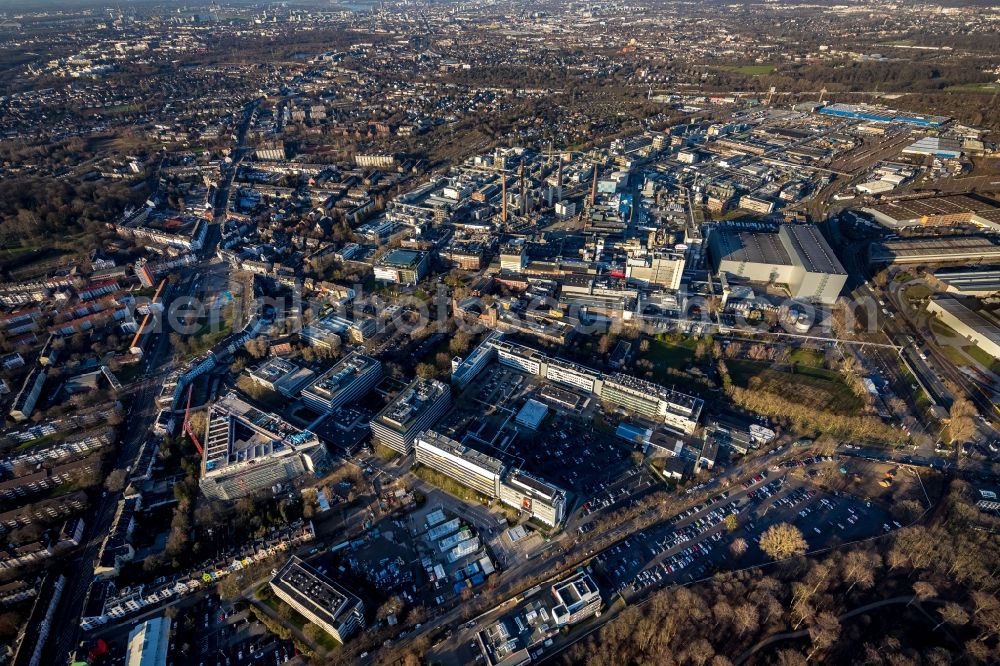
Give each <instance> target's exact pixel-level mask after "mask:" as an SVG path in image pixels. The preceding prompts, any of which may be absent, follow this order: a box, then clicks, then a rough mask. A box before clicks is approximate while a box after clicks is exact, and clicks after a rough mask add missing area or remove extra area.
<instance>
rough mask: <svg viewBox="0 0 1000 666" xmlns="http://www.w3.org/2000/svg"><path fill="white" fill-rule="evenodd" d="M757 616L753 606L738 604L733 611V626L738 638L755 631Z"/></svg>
mask: <svg viewBox="0 0 1000 666" xmlns="http://www.w3.org/2000/svg"><path fill="white" fill-rule="evenodd" d="M758 619H759V616H758V614H757V607H756V606H754V605H753V604H750V603H746V604H740V605H739V606H737V607H736V608H734V609H733V626H735V628H736V631H737V633H739V635H740V636H742V635H743V634H746V633H748V632H749V633H753V632H755V631H757V627H758Z"/></svg>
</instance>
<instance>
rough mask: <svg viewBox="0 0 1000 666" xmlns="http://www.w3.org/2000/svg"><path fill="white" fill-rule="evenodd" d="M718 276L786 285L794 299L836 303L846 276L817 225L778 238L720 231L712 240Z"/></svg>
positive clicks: (788, 227)
mask: <svg viewBox="0 0 1000 666" xmlns="http://www.w3.org/2000/svg"><path fill="white" fill-rule="evenodd" d="M709 249H710V253H711V258H712V263H713V267H714V269H715V271H716V273H724V274H725V275H726V277H727V279H729V280H730V281H732V280H733V278H734V277H739V278H743V279H745V280H747V281H749V282H758V283H765V284H782V285H785V286H786V287H787V288H788V291H789V293H790V294H791V296H792V297H793V298H796V299H801V300H804V301H811V302H816V303H824V304H832V303H835V302H836V301H837V297H838V296H839V295H840V291H841V289H843V287H844V284H845V283H846V282H847V271H845V270H844V267H843V266H842V265H841V264H840V261H839V260H838V259H837V257H836V255H835V254H834V252H833V248H831V247H830V245H829V243H827V242H826V239H824V238H823V235H822V234H820V232H819V230H818V229H817V228H816V227H815V226H813V225H804V224H784V225H781V226H780V227H779V229H778V231H777V232H760V231H744V230H740V229H736V228H732V227H728V226H727V225H720V227H719V228H717V229H715V230H714V232H713V233H712V234H711V236H710V237H709Z"/></svg>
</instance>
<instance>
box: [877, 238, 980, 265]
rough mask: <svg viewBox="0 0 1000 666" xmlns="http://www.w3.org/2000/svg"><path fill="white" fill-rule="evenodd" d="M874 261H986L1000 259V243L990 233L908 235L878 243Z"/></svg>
mask: <svg viewBox="0 0 1000 666" xmlns="http://www.w3.org/2000/svg"><path fill="white" fill-rule="evenodd" d="M868 259H869V261H870V262H871V263H872V264H895V265H905V264H948V263H960V264H965V265H969V264H984V263H997V262H998V261H1000V245H998V244H997V243H996V241H994V240H993V239H992V238H988V237H986V236H941V237H931V238H905V239H901V240H895V241H885V242H883V243H875V244H873V245H872V246H871V248H870V249H869V255H868Z"/></svg>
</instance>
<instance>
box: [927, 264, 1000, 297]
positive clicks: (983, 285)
mask: <svg viewBox="0 0 1000 666" xmlns="http://www.w3.org/2000/svg"><path fill="white" fill-rule="evenodd" d="M934 278H935V279H936V280H937V281H938V282H940V283H941V284H942V285H944V290H945V291H946V292H948V293H949V294H958V295H960V296H978V297H981V298H982V297H986V296H992V295H993V294H997V293H1000V268H998V267H996V266H984V267H982V268H943V269H941V270H937V271H934Z"/></svg>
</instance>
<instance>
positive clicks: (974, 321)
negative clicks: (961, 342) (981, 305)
mask: <svg viewBox="0 0 1000 666" xmlns="http://www.w3.org/2000/svg"><path fill="white" fill-rule="evenodd" d="M927 312H928V313H929V314H932V315H937V318H938V319H939V320H940V321H941V323H943V324H945V325H947V326H948V327H949V328H951V329H953V330H954V331H955V332H956V333H958V334H959V335H961V336H962V337H963V338H965V339H966V340H968V341H969V342H970V343H972V344H973V345H975V346H976V347H978V348H979V349H981V350H983V351H984V352H986V353H987V354H989V355H990V356H992V357H993V358H995V359H1000V320H998V319H997V317H996V316H995V315H992V314H990V313H986V312H982V311H979V312H977V311H975V310H970V309H969V308H968V307H966V306H965V305H964V304H963V303H962V302H961V301H959V300H958V299H955V298H952V297H951V296H935V297H934V298H932V299H931V300H930V302H928V303H927Z"/></svg>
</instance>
